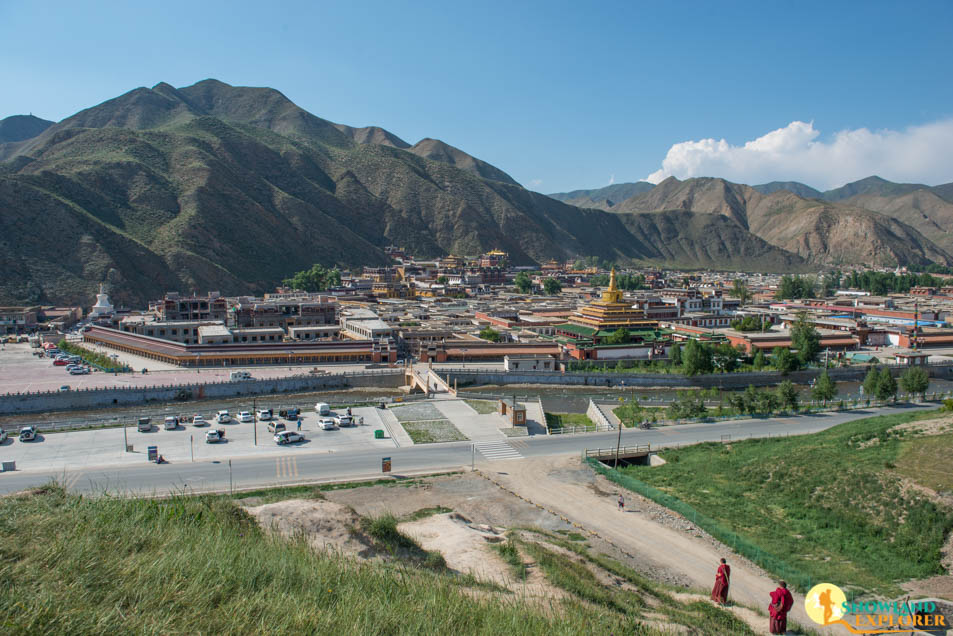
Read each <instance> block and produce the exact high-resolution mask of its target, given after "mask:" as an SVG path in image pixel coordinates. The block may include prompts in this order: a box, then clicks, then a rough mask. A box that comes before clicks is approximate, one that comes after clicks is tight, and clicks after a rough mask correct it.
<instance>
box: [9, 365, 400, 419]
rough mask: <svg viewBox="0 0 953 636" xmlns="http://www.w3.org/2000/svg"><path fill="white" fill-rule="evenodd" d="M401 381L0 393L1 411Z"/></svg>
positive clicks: (280, 381)
mask: <svg viewBox="0 0 953 636" xmlns="http://www.w3.org/2000/svg"><path fill="white" fill-rule="evenodd" d="M402 384H403V375H402V374H401V372H400V371H399V370H396V371H390V370H387V371H370V372H365V373H356V374H350V373H343V374H327V375H313V376H312V375H309V376H295V377H290V378H275V379H270V380H268V379H261V380H243V381H237V382H217V383H209V384H187V385H176V386H151V387H116V388H105V389H89V390H74V391H58V392H44V393H22V394H12V395H4V396H2V397H0V415H17V414H21V413H41V412H47V411H67V410H69V411H72V410H82V409H94V408H108V407H111V406H135V405H138V404H148V403H150V402H175V401H183V402H185V401H191V400H204V399H210V398H230V397H240V396H243V395H249V396H254V395H270V394H277V393H303V392H308V391H320V390H327V389H346V388H351V387H389V388H396V387H399V386H401V385H402Z"/></svg>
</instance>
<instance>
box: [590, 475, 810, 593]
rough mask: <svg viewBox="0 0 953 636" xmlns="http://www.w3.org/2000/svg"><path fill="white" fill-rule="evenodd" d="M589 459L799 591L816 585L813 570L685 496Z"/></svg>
mask: <svg viewBox="0 0 953 636" xmlns="http://www.w3.org/2000/svg"><path fill="white" fill-rule="evenodd" d="M586 461H587V462H588V463H589V465H590V466H592V468H593V469H594V470H595V471H596V472H598V473H599V474H601V475H604V476H605V477H606V478H607V479H609V480H610V481H613V482H615V483H617V484H619V485H620V486H622V487H623V488H625V489H627V490H631V491H632V492H636V493H638V494H640V495H642V496H643V497H646V498H648V499H651V500H652V501H654V502H655V503H657V504H660V505H662V506H665V507H666V508H668V509H670V510H674V511H675V512H677V513H678V514H680V515H682V516H683V517H685V518H686V519H688V520H689V521H691V522H692V523H694V524H695V525H696V526H698V527H699V528H701V529H702V530H704V531H705V532H707V533H708V534H710V535H711V536H713V537H714V538H715V539H717V540H718V541H721V542H722V543H724V544H725V545H726V546H728V547H730V548H731V549H733V550H734V551H735V552H737V553H738V554H740V555H742V556H743V557H745V558H747V559H749V560H750V561H752V562H753V563H755V564H757V565H758V566H760V567H762V568H764V569H765V570H767V571H768V572H771V573H772V574H775V575H777V577H778V578H781V579H784V580H785V581H787V582H788V585H789V586H793V587H794V588H795V589H797V590H798V591H800V592H807V591H808V590H810V589H811V587H813V585H814V580H813V579H812V578H811V576H810V575H809V574H805V573H804V572H801V571H800V570H798V569H797V568H796V567H794V566H792V565H790V564H788V563H786V562H785V561H783V560H782V559H779V558H778V557H776V556H774V555H773V554H769V553H767V552H765V551H764V550H762V549H761V548H759V547H758V546H756V545H754V544H753V543H751V542H750V541H748V540H747V539H745V538H744V537H741V536H739V535H738V534H736V533H735V532H733V531H731V530H729V529H728V528H726V527H724V526H723V525H721V524H720V523H718V522H717V521H715V520H714V519H712V518H711V517H708V516H706V515H704V514H702V513H700V512H698V511H697V510H695V508H693V507H692V506H690V505H688V504H687V503H685V502H684V501H682V500H681V499H678V498H677V497H673V496H671V495H669V494H666V493H664V492H662V491H661V490H659V489H658V488H655V487H654V486H650V485H649V484H647V483H645V482H644V481H640V480H638V479H636V478H635V477H632V476H631V475H626V474H623V473H620V472H619V471H618V470H613V469H610V468H606V467H605V466H604V465H603V464H601V463H600V462H599V461H597V460H595V459H592V458H589V459H587V460H586Z"/></svg>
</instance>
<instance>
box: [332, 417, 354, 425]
mask: <svg viewBox="0 0 953 636" xmlns="http://www.w3.org/2000/svg"><path fill="white" fill-rule="evenodd" d="M334 420H335V422H337V425H338V426H354V418H353V417H351V416H350V415H337V416H335V418H334Z"/></svg>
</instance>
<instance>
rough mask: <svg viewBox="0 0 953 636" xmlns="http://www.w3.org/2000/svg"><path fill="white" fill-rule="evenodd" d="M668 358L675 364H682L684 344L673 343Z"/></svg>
mask: <svg viewBox="0 0 953 636" xmlns="http://www.w3.org/2000/svg"><path fill="white" fill-rule="evenodd" d="M668 358H669V361H670V362H671V363H672V364H673V365H674V366H677V367H680V366H682V345H681V344H679V343H678V342H676V343H675V344H673V345H672V349H671V353H669V354H668Z"/></svg>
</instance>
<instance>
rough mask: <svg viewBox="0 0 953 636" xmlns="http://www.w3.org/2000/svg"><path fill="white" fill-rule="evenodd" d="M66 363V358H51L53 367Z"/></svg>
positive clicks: (62, 365)
mask: <svg viewBox="0 0 953 636" xmlns="http://www.w3.org/2000/svg"><path fill="white" fill-rule="evenodd" d="M66 364H67V363H66V360H63V359H61V358H57V359H56V360H53V366H54V367H65V366H66Z"/></svg>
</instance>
